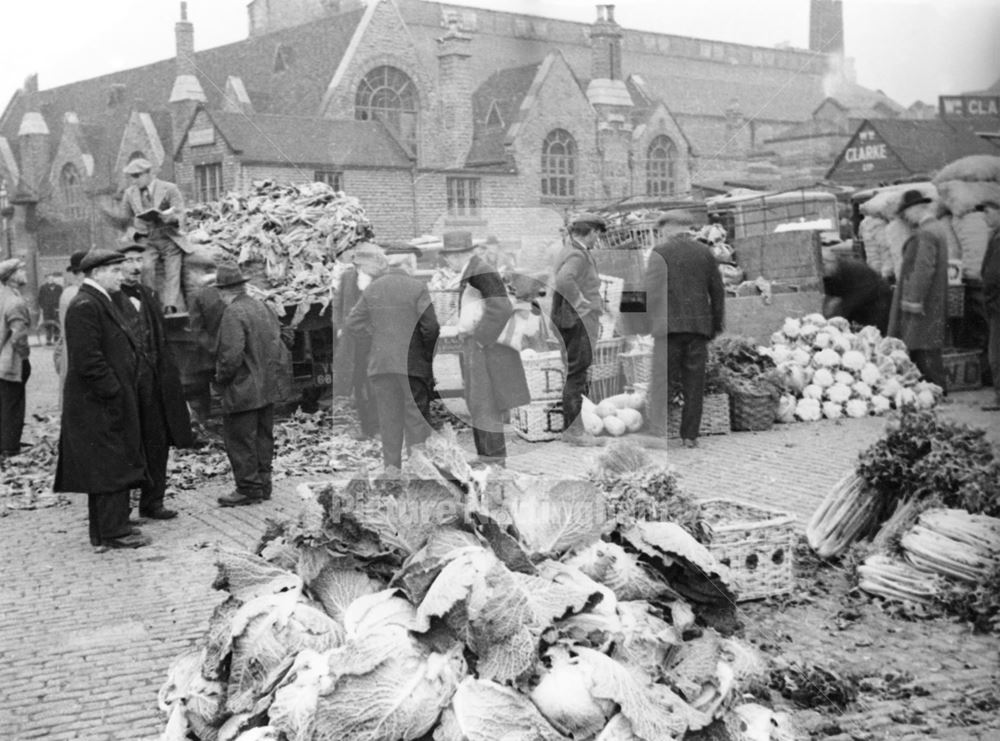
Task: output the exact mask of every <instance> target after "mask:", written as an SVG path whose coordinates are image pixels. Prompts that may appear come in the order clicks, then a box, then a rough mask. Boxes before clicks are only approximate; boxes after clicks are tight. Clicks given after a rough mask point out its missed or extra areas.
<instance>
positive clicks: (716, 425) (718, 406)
mask: <svg viewBox="0 0 1000 741" xmlns="http://www.w3.org/2000/svg"><path fill="white" fill-rule="evenodd" d="M682 409H683V408H682V407H680V406H677V405H671V406H670V407H669V408H668V409H667V437H669V438H675V437H680V436H681V412H682ZM729 424H730V412H729V394H705V398H704V400H703V401H702V407H701V426H700V427H699V428H698V434H699V435H728V434H729Z"/></svg>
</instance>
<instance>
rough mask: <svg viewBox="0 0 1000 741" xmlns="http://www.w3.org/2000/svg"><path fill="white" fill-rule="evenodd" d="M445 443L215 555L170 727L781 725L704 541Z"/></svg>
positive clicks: (302, 737)
mask: <svg viewBox="0 0 1000 741" xmlns="http://www.w3.org/2000/svg"><path fill="white" fill-rule="evenodd" d="M442 439H444V440H445V442H444V443H442V442H441V440H442ZM453 447H454V446H453V442H451V441H448V440H447V436H441V437H435V438H432V439H431V440H430V441H428V450H427V451H426V453H425V452H420V453H417V454H415V455H414V456H413V457H412V458H411V459H410V460H409V461H408V462H407V467H406V470H405V471H404V472H403V474H401V475H400V476H399V477H393V478H386V477H384V476H374V477H372V476H370V475H368V474H367V473H366V472H364V471H361V472H359V473H358V474H356V475H355V477H354V478H353V479H352V480H351V481H350V482H348V483H340V484H332V483H331V484H326V485H321V486H312V487H306V486H303V487H301V488H300V494H301V495H302V497H303V502H302V505H303V506H302V511H301V512H300V513H299V515H298V516H297V517H296V518H294V519H293V520H290V521H286V522H283V523H280V524H275V525H272V526H271V527H270V528H269V530H268V532H267V533H266V534H265V536H264V537H263V539H262V541H261V542H260V544H259V546H258V548H257V549H256V552H255V553H239V552H229V551H222V552H220V553H219V554H218V569H219V572H218V577H217V579H216V582H215V585H214V586H215V587H216V588H218V589H220V590H223V591H224V592H225V593H226V597H225V600H224V601H223V602H222V603H221V604H220V605H219V606H218V607H217V608H216V610H215V612H214V614H213V615H212V618H211V620H210V624H209V629H208V631H207V634H206V635H205V636H204V638H203V640H202V641H201V642H200V645H199V646H198V648H197V649H195V650H193V651H190V652H187V653H185V654H183V655H181V656H179V657H178V658H177V659H176V660H175V661H174V663H173V665H172V666H171V667H170V670H169V674H168V678H167V681H166V683H165V684H164V685H163V687H162V689H161V690H160V694H159V703H160V707H161V709H162V710H163V711H164V713H165V714H166V716H167V726H166V730H165V732H164V734H163V736H162V739H163V741H181V740H182V739H190V738H194V739H199V740H200V741H209V740H211V741H233V740H234V739H235V740H238V741H260V740H261V739H274V740H276V741H278V740H281V739H287V740H288V741H334V740H336V741H412V740H420V741H501V740H504V741H508V740H510V739H536V740H539V741H560V740H565V739H577V740H582V739H596V740H599V741H637V740H641V741H667V740H668V739H680V738H683V737H684V736H685V734H687V733H688V732H689V731H695V730H698V729H702V728H706V727H708V726H709V725H711V724H712V723H714V722H717V723H716V726H714V727H719V726H722V727H725V728H731V729H733V730H732V736H731V737H732V738H739V739H742V738H745V735H744V734H745V732H746V729H747V728H748V727H750V725H751V724H752V725H754V726H759V727H761V728H763V729H764V730H765V731H766V732H767V734H768V735H765V736H754V738H774V737H773V736H772V735H770V734H771V730H773V729H775V728H778V727H779V726H780V725H781V724H783V723H786V718H787V716H785V715H784V714H782V713H772V712H771V711H770V710H768V709H767V708H764V707H763V706H761V705H757V704H755V703H743V704H740V700H739V699H738V698H741V697H742V695H743V693H744V692H745V691H746V690H747V689H748V687H751V686H759V685H758V684H755V683H760V682H762V681H766V680H765V678H766V671H767V667H766V664H765V662H764V659H763V657H762V656H761V655H760V654H758V653H757V652H756V651H755V650H754V649H753V648H751V647H750V646H748V645H746V644H744V643H742V642H741V641H739V640H737V639H735V638H733V637H730V636H729V635H727V631H726V630H725V629H724V628H723V627H722V625H721V624H719V630H715V629H712V628H711V627H708V626H707V623H706V620H707V621H708V622H711V620H710V619H707V618H705V615H718V614H719V613H720V611H722V612H724V611H726V610H730V609H731V608H732V604H733V600H734V595H733V594H732V592H731V590H730V588H729V586H728V582H729V579H730V575H729V571H728V569H727V567H726V566H724V565H722V564H720V563H718V562H717V561H716V560H715V559H714V558H713V556H712V555H711V553H710V552H709V551H708V550H707V549H706V548H705V547H704V546H702V545H701V544H699V543H698V542H697V541H696V540H695V539H694V538H693V537H692V536H691V535H690V534H689V533H688V532H687V531H685V530H684V529H683V528H682V527H680V526H679V525H676V524H674V523H669V522H646V521H634V520H632V521H628V522H627V523H622V522H621V520H620V519H616V518H615V517H614V516H606V515H605V514H604V509H603V506H602V505H603V501H602V497H601V494H600V492H599V491H598V490H597V489H596V487H595V486H594V484H593V483H591V482H589V481H586V480H558V481H555V480H543V479H540V478H535V477H524V476H517V475H511V474H508V473H507V472H505V471H503V470H500V471H495V470H493V469H477V470H475V471H473V470H472V469H469V467H468V464H467V463H465V459H464V455H461V454H460V451H459V452H458V453H456V452H455V451H454V450H453ZM730 618H732V615H731V614H730Z"/></svg>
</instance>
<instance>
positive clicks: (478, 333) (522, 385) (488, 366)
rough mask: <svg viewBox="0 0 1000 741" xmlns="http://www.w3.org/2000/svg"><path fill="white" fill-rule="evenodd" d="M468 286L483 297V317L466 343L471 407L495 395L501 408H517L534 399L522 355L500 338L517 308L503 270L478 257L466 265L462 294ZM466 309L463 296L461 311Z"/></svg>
mask: <svg viewBox="0 0 1000 741" xmlns="http://www.w3.org/2000/svg"><path fill="white" fill-rule="evenodd" d="M467 286H471V287H473V288H475V289H476V290H477V291H479V293H480V295H481V296H482V297H483V316H482V319H480V320H479V322H478V324H476V327H475V329H474V330H473V332H472V334H471V335H469V336H468V337H466V338H465V341H464V343H463V345H462V356H463V357H462V361H463V375H464V381H465V397H466V403H467V404H468V406H469V409H470V410H472V409H474V408H481V406H483V405H484V404H485V405H486V406H487V407H490V406H492V405H490V404H489V400H490V399H491V398H492V401H493V403H494V404H495V407H496V408H497V409H500V410H507V409H513V408H514V407H519V406H523V405H524V404H527V403H528V402H529V401H531V393H530V392H529V391H528V382H527V380H526V379H525V377H524V366H523V365H521V354H520V353H519V352H518V351H517V350H515V349H514V348H512V347H507V346H506V345H500V344H498V343H497V338H498V337H499V336H500V333H501V332H502V331H503V328H504V326H505V325H506V324H507V320H508V319H510V317H511V315H512V314H513V313H514V308H513V306H512V305H511V303H510V298H509V297H508V296H507V288H506V286H504V283H503V281H502V280H501V279H500V275H499V273H497V271H496V270H494V269H493V268H491V267H490V266H489V265H487V264H486V263H485V262H483V261H482V260H480V259H479V257H477V256H475V255H474V256H473V257H472V259H471V260H469V264H468V265H466V267H465V271H464V272H463V273H462V279H461V282H460V283H459V296H462V295H463V294H464V293H465V289H466V287H467ZM461 311H462V306H461V299H459V313H461Z"/></svg>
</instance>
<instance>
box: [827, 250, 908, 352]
mask: <svg viewBox="0 0 1000 741" xmlns="http://www.w3.org/2000/svg"><path fill="white" fill-rule="evenodd" d="M823 293H824V294H825V295H826V298H824V300H823V316H825V317H826V318H827V319H829V318H830V317H833V316H841V317H844V319H846V320H847V321H849V322H853V323H855V324H860V325H862V326H872V327H877V328H878V331H879V332H880V333H881V334H883V335H884V334H885V331H886V329H887V328H888V325H889V308H890V307H891V306H892V287H891V286H890V285H889V283H888V281H886V279H885V278H883V277H882V276H881V275H879V274H878V272H877V271H876V270H875V269H874V268H872V267H871V266H870V265H868V263H866V262H865V261H864V260H858V259H856V258H853V257H840V256H838V255H837V254H836V253H835V252H834V251H833V250H831V249H829V248H825V247H824V248H823Z"/></svg>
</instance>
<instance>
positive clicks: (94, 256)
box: [80, 249, 125, 273]
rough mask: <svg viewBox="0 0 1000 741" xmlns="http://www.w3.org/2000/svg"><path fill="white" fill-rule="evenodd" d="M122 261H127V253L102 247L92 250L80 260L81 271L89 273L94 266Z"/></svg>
mask: <svg viewBox="0 0 1000 741" xmlns="http://www.w3.org/2000/svg"><path fill="white" fill-rule="evenodd" d="M121 262H125V255H123V254H122V253H121V252H112V251H111V250H102V249H96V250H91V251H90V252H88V253H87V254H86V255H84V257H83V259H82V260H81V261H80V272H81V273H89V272H90V271H91V270H93V269H94V268H102V267H104V266H105V265H117V264H118V263H121Z"/></svg>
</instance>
